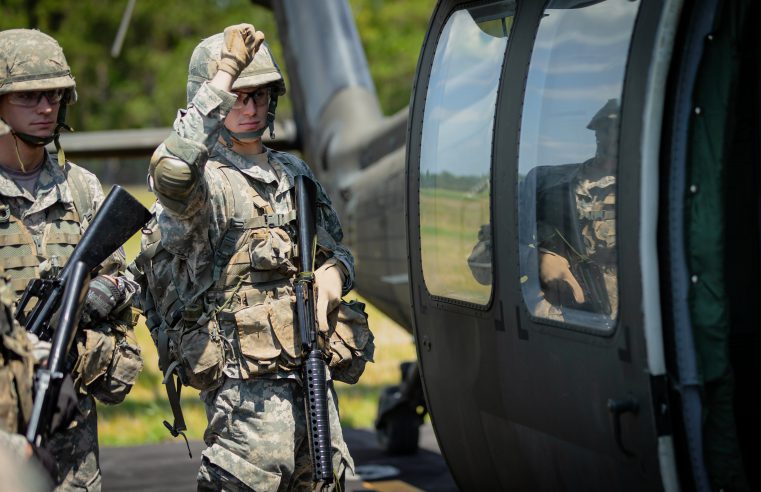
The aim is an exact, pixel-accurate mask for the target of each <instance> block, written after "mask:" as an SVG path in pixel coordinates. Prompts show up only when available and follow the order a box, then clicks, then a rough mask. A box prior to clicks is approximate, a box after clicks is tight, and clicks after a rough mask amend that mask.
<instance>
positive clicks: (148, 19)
mask: <svg viewBox="0 0 761 492" xmlns="http://www.w3.org/2000/svg"><path fill="white" fill-rule="evenodd" d="M127 4H128V0H115V1H109V2H101V1H96V0H78V1H76V2H74V1H72V0H69V1H61V0H0V30H3V29H12V28H22V27H23V28H37V29H40V30H41V31H43V32H45V33H47V34H50V35H51V36H53V37H54V38H56V39H57V40H58V42H59V43H60V44H61V46H62V47H63V49H64V53H65V54H66V57H67V60H68V62H69V64H70V65H71V68H72V71H73V74H74V76H75V78H76V81H77V90H78V91H79V94H80V100H79V102H77V104H76V105H75V106H73V107H72V108H71V111H70V113H69V122H70V124H71V126H73V127H74V128H75V129H76V130H80V131H93V130H109V129H126V128H151V127H166V126H170V125H171V123H172V121H173V120H174V117H175V115H176V111H177V108H180V107H184V106H185V83H186V77H187V66H188V60H189V59H190V54H191V53H192V51H193V48H194V47H195V46H196V45H197V44H198V42H199V41H200V40H201V39H202V38H204V37H207V36H209V35H211V34H214V33H217V32H221V31H222V30H223V29H224V28H225V26H227V25H230V24H237V23H240V22H250V23H252V24H254V25H255V26H256V27H257V29H260V30H262V31H264V33H265V34H266V35H267V40H268V42H269V43H270V44H271V46H272V49H273V51H274V53H275V56H276V58H277V59H278V60H281V61H282V60H283V57H282V50H281V48H280V43H279V40H278V37H277V29H276V25H275V19H274V17H273V15H272V13H271V12H270V11H269V10H268V9H266V8H264V7H260V6H257V5H254V4H253V3H252V2H250V1H247V0H213V1H210V0H183V1H178V0H168V1H164V2H159V1H156V0H137V1H136V2H135V7H134V10H133V12H132V15H131V21H130V24H129V28H128V30H127V33H126V37H125V39H124V44H123V47H122V50H121V53H120V54H119V56H118V57H116V58H113V57H112V56H111V47H112V45H113V43H114V39H115V38H116V35H117V32H118V30H119V24H120V22H121V19H122V15H123V13H124V11H125V7H126V6H127ZM349 4H350V6H351V8H352V11H353V13H354V18H355V19H356V22H357V30H358V32H359V34H360V37H361V39H362V43H363V45H364V48H365V52H366V54H367V58H368V61H369V65H370V69H371V73H372V76H373V79H374V81H375V86H376V88H377V90H378V97H379V99H380V102H381V107H382V108H383V110H384V112H385V113H386V114H392V113H394V112H396V111H398V110H400V109H402V108H404V107H405V106H407V104H408V103H409V95H410V88H411V85H412V77H413V75H414V72H415V66H416V64H417V58H418V54H419V52H420V46H421V44H422V40H423V37H424V35H425V29H426V25H427V22H428V18H429V16H430V14H431V12H432V10H433V6H434V4H435V0H411V1H406V2H393V1H390V0H349ZM278 111H279V113H280V115H284V116H287V115H288V114H289V113H290V101H288V100H287V98H286V100H285V101H283V102H282V104H281V106H279V107H278Z"/></svg>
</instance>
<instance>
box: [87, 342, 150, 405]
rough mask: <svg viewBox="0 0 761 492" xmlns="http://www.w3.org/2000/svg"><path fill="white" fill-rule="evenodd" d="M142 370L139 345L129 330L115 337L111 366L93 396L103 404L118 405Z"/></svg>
mask: <svg viewBox="0 0 761 492" xmlns="http://www.w3.org/2000/svg"><path fill="white" fill-rule="evenodd" d="M142 370H143V358H142V356H141V355H140V345H138V343H137V340H136V339H135V335H134V333H133V332H132V331H131V330H130V331H127V332H126V333H119V334H118V335H117V336H116V349H115V350H114V353H113V358H112V359H111V365H110V366H109V368H108V370H107V371H106V377H104V378H102V383H100V384H99V386H100V388H99V390H98V391H97V394H95V392H93V393H94V396H95V397H96V398H98V400H100V401H101V402H103V403H109V404H115V403H120V402H122V401H123V400H124V397H126V396H127V393H129V391H130V390H131V389H132V386H133V385H134V384H135V383H136V382H137V377H138V376H139V375H140V371H142Z"/></svg>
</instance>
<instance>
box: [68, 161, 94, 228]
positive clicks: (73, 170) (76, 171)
mask: <svg viewBox="0 0 761 492" xmlns="http://www.w3.org/2000/svg"><path fill="white" fill-rule="evenodd" d="M66 182H67V183H68V184H69V190H70V191H71V197H72V199H73V200H74V208H75V209H76V210H77V214H78V215H79V220H80V221H82V219H83V218H84V217H87V218H88V220H90V219H92V217H89V216H88V214H89V213H90V212H94V211H91V210H90V207H91V205H92V204H91V202H90V200H89V197H90V193H89V192H88V190H87V186H85V174H84V172H82V169H81V168H80V167H79V166H73V165H71V164H70V163H69V172H68V173H67V176H66Z"/></svg>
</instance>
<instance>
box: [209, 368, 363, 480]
mask: <svg viewBox="0 0 761 492" xmlns="http://www.w3.org/2000/svg"><path fill="white" fill-rule="evenodd" d="M301 392H302V389H301V385H300V383H299V382H298V381H296V380H294V379H248V380H241V379H232V378H228V379H226V380H225V382H224V383H223V384H222V386H221V387H219V388H218V389H217V390H214V391H211V392H210V393H208V394H204V395H203V397H204V403H205V404H206V416H207V418H208V420H209V425H208V427H207V428H206V432H205V433H204V441H205V442H206V445H207V446H208V447H207V448H206V449H205V450H204V452H203V458H202V462H201V469H200V470H199V472H198V490H215V491H219V490H225V491H248V490H256V491H275V490H278V491H286V490H289V491H290V490H312V483H311V481H312V464H311V459H310V456H309V443H308V440H309V439H308V436H307V429H306V418H305V411H304V399H303V396H302V393H301ZM330 394H331V396H332V398H328V406H329V411H330V433H331V443H332V448H333V470H334V473H335V475H336V477H342V476H343V473H344V471H345V470H346V467H349V468H350V469H351V470H353V469H354V462H353V461H352V458H351V456H350V455H349V450H348V448H347V447H346V443H344V440H343V433H342V432H341V426H340V423H339V420H338V410H337V405H336V404H337V399H336V396H335V391H333V388H332V387H331V388H330Z"/></svg>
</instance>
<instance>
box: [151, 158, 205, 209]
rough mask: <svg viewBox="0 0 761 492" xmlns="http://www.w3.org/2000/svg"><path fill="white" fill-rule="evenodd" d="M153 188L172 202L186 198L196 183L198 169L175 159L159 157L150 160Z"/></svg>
mask: <svg viewBox="0 0 761 492" xmlns="http://www.w3.org/2000/svg"><path fill="white" fill-rule="evenodd" d="M151 178H153V188H154V189H155V190H156V191H157V192H158V193H160V194H161V195H163V196H166V197H167V198H171V199H173V200H181V199H183V198H185V197H187V196H188V195H189V194H190V193H191V192H192V191H193V189H194V188H195V185H196V183H198V168H197V167H195V166H191V165H189V164H188V163H187V162H184V161H181V160H180V159H177V158H176V157H171V156H167V155H163V156H160V157H159V158H158V160H157V161H155V162H154V161H153V160H151Z"/></svg>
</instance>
